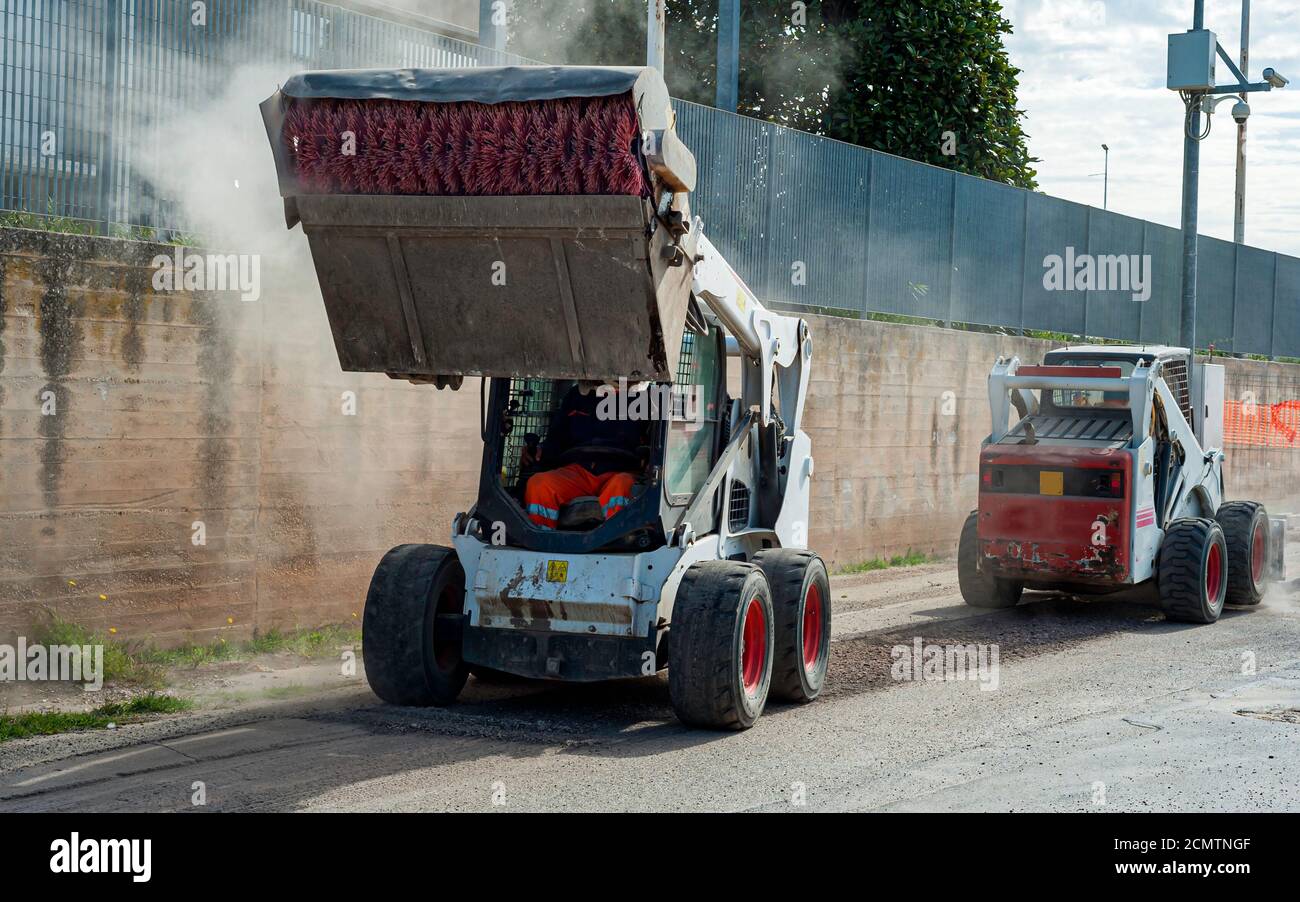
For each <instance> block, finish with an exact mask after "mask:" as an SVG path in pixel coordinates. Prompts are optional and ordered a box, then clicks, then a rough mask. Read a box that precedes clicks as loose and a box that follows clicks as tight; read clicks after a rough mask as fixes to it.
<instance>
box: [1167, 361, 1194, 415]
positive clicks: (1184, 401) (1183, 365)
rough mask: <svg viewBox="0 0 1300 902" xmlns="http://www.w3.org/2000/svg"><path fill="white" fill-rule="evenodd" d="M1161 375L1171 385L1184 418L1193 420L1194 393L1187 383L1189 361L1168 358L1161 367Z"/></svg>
mask: <svg viewBox="0 0 1300 902" xmlns="http://www.w3.org/2000/svg"><path fill="white" fill-rule="evenodd" d="M1159 375H1160V376H1162V377H1163V378H1164V380H1165V384H1166V385H1168V386H1169V392H1170V394H1172V395H1173V396H1174V400H1175V401H1177V402H1178V409H1179V410H1181V411H1182V412H1183V418H1184V419H1185V420H1187V422H1188V423H1191V422H1192V394H1191V390H1190V389H1189V388H1188V385H1187V361H1186V360H1183V359H1181V358H1173V359H1169V360H1166V361H1165V362H1164V364H1163V365H1162V366H1161V367H1160V373H1159Z"/></svg>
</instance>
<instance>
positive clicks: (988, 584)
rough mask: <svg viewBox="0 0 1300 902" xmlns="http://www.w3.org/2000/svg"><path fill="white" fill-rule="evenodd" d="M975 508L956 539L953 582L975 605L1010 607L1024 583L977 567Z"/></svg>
mask: <svg viewBox="0 0 1300 902" xmlns="http://www.w3.org/2000/svg"><path fill="white" fill-rule="evenodd" d="M979 517H980V514H979V511H971V512H970V516H968V517H967V518H966V522H965V523H964V524H963V525H962V528H961V539H959V540H958V542H957V585H958V586H959V587H960V588H961V597H962V599H963V600H964V601H965V602H966V603H967V604H968V605H970V606H971V607H975V608H1011V607H1015V606H1016V604H1018V603H1019V601H1020V596H1021V595H1023V594H1024V591H1025V585H1024V583H1022V582H1020V581H1018V580H1011V579H1002V578H1000V577H996V576H993V575H991V574H989V573H988V572H986V571H984V570H981V569H980V544H979Z"/></svg>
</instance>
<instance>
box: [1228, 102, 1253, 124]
mask: <svg viewBox="0 0 1300 902" xmlns="http://www.w3.org/2000/svg"><path fill="white" fill-rule="evenodd" d="M1232 118H1233V119H1235V120H1236V121H1238V122H1245V121H1246V120H1247V119H1249V118H1250V104H1248V103H1246V101H1244V100H1238V101H1237V102H1236V103H1234V104H1233V105H1232Z"/></svg>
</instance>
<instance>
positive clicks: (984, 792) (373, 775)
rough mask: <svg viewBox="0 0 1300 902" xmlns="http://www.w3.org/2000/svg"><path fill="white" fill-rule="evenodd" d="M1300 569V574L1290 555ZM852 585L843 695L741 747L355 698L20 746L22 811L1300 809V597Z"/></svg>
mask: <svg viewBox="0 0 1300 902" xmlns="http://www.w3.org/2000/svg"><path fill="white" fill-rule="evenodd" d="M1289 558H1290V560H1289V566H1288V572H1290V573H1291V574H1292V575H1293V576H1294V575H1296V574H1300V542H1297V541H1296V539H1295V537H1294V536H1293V537H1292V542H1291V554H1290V555H1289ZM833 583H834V585H833V593H832V594H833V595H834V597H835V603H836V618H835V629H834V635H835V640H836V641H835V642H834V643H833V644H832V655H833V657H832V664H831V668H832V670H831V676H830V679H829V682H828V686H827V690H826V692H825V694H824V695H823V697H822V698H821V699H819V700H818V701H817V702H816V703H814V704H812V705H808V706H788V705H775V704H770V705H769V706H768V709H767V711H766V712H765V713H764V715H763V717H762V718H761V719H760V720H759V722H758V724H757V725H756V726H755V727H754V728H753V729H751V730H749V731H747V732H745V733H739V734H735V733H711V732H702V731H696V730H689V729H686V728H684V727H682V726H681V725H679V724H678V723H677V722H676V720H675V719H674V718H673V714H672V709H671V707H670V705H669V700H668V688H667V681H666V677H665V676H664V675H660V677H657V678H653V679H645V680H637V681H632V682H624V683H615V684H605V685H591V686H563V685H548V684H537V683H528V682H506V683H492V684H489V683H481V682H479V681H477V680H474V679H471V681H470V684H469V685H468V686H467V688H466V691H465V694H464V696H463V697H462V702H461V703H460V704H458V705H456V706H454V707H452V708H447V709H399V708H393V707H390V706H386V705H383V704H381V703H379V702H378V701H377V700H376V699H375V698H374V696H373V695H371V694H370V693H369V691H368V690H367V689H366V688H365V684H364V679H362V678H357V679H355V680H354V681H352V682H351V683H349V684H347V685H345V686H344V687H343V688H340V689H336V690H334V691H332V692H329V693H327V694H324V695H322V696H320V697H318V698H311V699H307V700H301V701H296V702H292V703H281V704H263V705H257V706H253V707H249V708H247V709H243V710H238V711H234V712H218V713H200V714H194V715H188V716H184V717H179V718H171V719H166V720H162V721H156V722H152V723H147V724H135V725H130V726H125V727H123V728H121V729H119V730H116V731H100V732H96V733H88V734H75V735H71V734H70V735H64V736H57V737H39V738H34V739H28V740H18V741H12V742H7V743H4V744H3V745H0V811H119V810H130V811H183V810H195V808H196V807H198V806H195V805H194V801H193V800H194V798H195V795H196V792H197V786H196V784H197V783H201V784H202V789H203V792H204V793H205V794H206V804H205V805H203V806H201V807H200V808H199V810H206V811H250V810H252V811H281V810H308V811H539V810H541V811H606V810H617V811H679V810H680V811H698V810H723V811H737V810H765V811H802V810H853V811H868V810H880V809H888V810H924V811H950V810H979V811H1013V810H1053V811H1055V810H1064V811H1165V810H1175V811H1196V810H1213V811H1222V810H1227V811H1269V810H1284V811H1296V810H1300V781H1297V780H1296V774H1297V773H1300V723H1298V722H1297V721H1300V713H1298V712H1300V588H1296V587H1295V586H1293V585H1291V584H1284V585H1282V586H1279V587H1277V588H1276V589H1275V590H1274V591H1273V592H1272V594H1271V595H1270V596H1269V597H1268V598H1267V599H1266V600H1265V602H1264V603H1263V604H1262V605H1260V606H1259V607H1256V608H1253V609H1247V608H1239V609H1238V608H1233V609H1229V610H1228V611H1227V612H1226V613H1225V615H1224V617H1223V618H1222V619H1221V620H1220V621H1219V623H1217V624H1215V625H1212V626H1187V625H1183V624H1173V623H1167V622H1165V621H1164V618H1163V616H1162V615H1161V614H1160V613H1159V611H1158V610H1157V609H1156V608H1154V607H1152V606H1150V605H1147V604H1143V603H1140V602H1134V601H1118V600H1113V599H1095V598H1094V599H1091V600H1079V599H1070V598H1063V597H1058V596H1050V595H1033V596H1026V600H1025V601H1024V602H1022V603H1021V605H1020V606H1019V607H1017V608H1015V609H1013V610H1010V611H998V612H982V611H977V610H974V609H972V608H969V607H967V606H965V605H964V604H962V602H961V600H960V597H959V596H958V595H957V589H956V578H955V573H954V570H953V566H952V564H950V563H940V564H928V565H924V566H921V567H914V568H907V569H905V570H899V571H884V572H880V573H874V574H866V575H862V576H854V577H836V578H835V580H834V581H833ZM918 636H919V637H921V638H922V639H923V641H924V642H925V643H940V644H952V643H980V644H996V646H997V648H998V652H999V664H1000V667H999V669H998V685H997V688H996V689H994V690H982V689H981V688H980V685H979V683H978V682H972V681H932V680H922V681H901V680H897V679H894V678H893V677H892V676H891V665H892V664H893V663H894V656H893V654H892V651H891V650H892V649H893V647H894V646H896V645H900V646H908V647H910V646H911V645H912V642H913V640H914V638H915V637H918ZM1252 663H1253V672H1250V671H1251V668H1250V667H1249V666H1248V665H1250V664H1252ZM1243 671H1245V672H1243Z"/></svg>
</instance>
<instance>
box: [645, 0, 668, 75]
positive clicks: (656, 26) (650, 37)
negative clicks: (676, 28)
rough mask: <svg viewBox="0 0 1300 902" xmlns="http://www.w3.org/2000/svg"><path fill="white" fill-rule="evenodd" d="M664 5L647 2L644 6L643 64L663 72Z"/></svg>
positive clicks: (654, 0) (653, 0) (657, 1)
mask: <svg viewBox="0 0 1300 902" xmlns="http://www.w3.org/2000/svg"><path fill="white" fill-rule="evenodd" d="M664 3H665V0H649V2H648V3H647V4H646V23H645V64H646V65H647V66H653V67H654V68H656V69H658V70H659V72H660V74H662V73H663V71H664V15H665V13H664Z"/></svg>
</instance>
